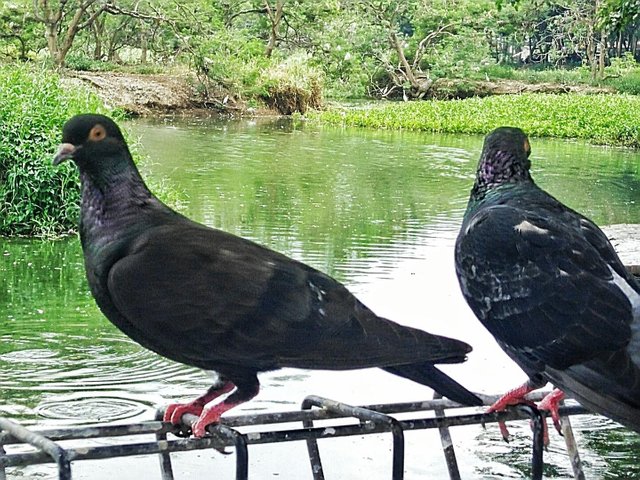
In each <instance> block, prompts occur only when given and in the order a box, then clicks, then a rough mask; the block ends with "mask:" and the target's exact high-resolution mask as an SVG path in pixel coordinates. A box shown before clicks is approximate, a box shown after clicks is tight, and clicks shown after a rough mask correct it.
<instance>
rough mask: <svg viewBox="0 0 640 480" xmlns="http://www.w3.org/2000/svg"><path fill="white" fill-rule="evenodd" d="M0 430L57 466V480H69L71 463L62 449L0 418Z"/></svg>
mask: <svg viewBox="0 0 640 480" xmlns="http://www.w3.org/2000/svg"><path fill="white" fill-rule="evenodd" d="M0 429H2V430H4V431H6V432H9V433H10V434H11V435H12V436H13V437H15V438H17V439H19V440H22V441H23V442H24V443H28V444H29V445H32V446H34V447H36V448H38V449H40V450H41V451H42V452H44V453H45V454H46V455H48V456H49V457H51V459H53V461H54V462H55V463H56V464H57V465H58V477H59V479H60V480H71V461H70V459H69V457H68V455H67V451H66V450H65V449H64V448H62V447H60V446H59V445H58V444H56V443H55V442H52V441H51V440H49V439H48V438H46V437H43V436H42V435H38V434H37V433H34V432H32V431H30V430H27V429H26V428H25V427H23V426H22V425H20V424H18V423H15V422H12V421H11V420H7V419H6V418H0ZM5 458H6V457H5Z"/></svg>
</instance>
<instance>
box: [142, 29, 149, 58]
mask: <svg viewBox="0 0 640 480" xmlns="http://www.w3.org/2000/svg"><path fill="white" fill-rule="evenodd" d="M141 23H142V28H141V29H140V63H142V64H143V65H144V64H146V63H147V52H148V50H149V32H148V30H147V28H146V23H144V21H142V22H141Z"/></svg>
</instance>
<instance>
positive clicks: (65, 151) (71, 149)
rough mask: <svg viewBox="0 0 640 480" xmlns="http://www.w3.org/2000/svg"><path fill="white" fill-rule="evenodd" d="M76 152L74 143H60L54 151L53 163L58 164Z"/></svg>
mask: <svg viewBox="0 0 640 480" xmlns="http://www.w3.org/2000/svg"><path fill="white" fill-rule="evenodd" d="M75 153H76V147H75V145H72V144H70V143H61V144H60V146H59V147H58V151H57V152H56V156H55V157H53V164H54V165H59V164H60V163H62V162H64V161H65V160H67V159H69V158H73V155H74V154H75Z"/></svg>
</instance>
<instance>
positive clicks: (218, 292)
mask: <svg viewBox="0 0 640 480" xmlns="http://www.w3.org/2000/svg"><path fill="white" fill-rule="evenodd" d="M63 142H64V143H63V144H62V145H61V146H60V149H59V152H58V155H56V158H55V161H54V162H55V163H56V164H57V163H59V162H61V161H62V160H64V159H66V158H72V159H73V160H74V162H75V163H76V164H77V166H78V168H79V170H80V177H81V181H82V205H81V214H80V235H81V240H82V248H83V252H84V258H85V266H86V273H87V278H88V281H89V286H90V287H91V292H92V294H93V296H94V298H95V300H96V302H97V304H98V306H99V307H100V309H101V310H102V312H103V313H104V314H105V316H106V317H107V318H108V319H109V320H110V321H111V322H113V323H114V324H115V325H116V326H117V327H118V328H120V329H121V330H122V331H123V332H124V333H126V334H127V335H128V336H130V337H131V338H132V339H134V340H135V341H137V342H138V343H140V344H141V345H143V346H145V347H147V348H149V349H151V350H153V351H154V352H157V353H159V354H160V355H163V356H165V357H167V358H170V359H173V360H175V361H178V362H181V363H185V364H187V365H193V366H196V367H200V368H203V369H207V370H214V371H216V372H217V373H218V374H219V375H220V379H219V381H218V382H217V383H216V384H215V385H214V386H213V387H211V388H210V389H209V391H208V392H207V393H206V394H205V395H203V396H202V397H200V398H198V399H196V400H194V401H193V402H191V403H189V404H185V405H172V406H170V407H169V409H168V410H167V414H166V417H165V418H167V419H168V420H171V421H173V422H174V423H178V422H179V421H180V418H181V416H182V414H183V413H185V412H191V413H195V414H199V415H200V414H201V417H200V421H199V422H198V424H196V428H194V433H195V434H196V435H203V434H204V427H206V425H207V424H209V423H213V422H215V421H217V420H218V419H219V417H220V415H221V414H222V413H223V412H224V411H226V410H228V409H229V408H231V407H233V406H235V405H237V404H239V403H242V402H244V401H247V400H249V399H250V398H252V397H254V396H255V395H256V394H257V393H258V389H259V384H258V379H257V376H256V374H257V373H258V372H263V371H267V370H274V369H278V368H281V367H298V368H310V369H330V370H345V369H356V368H365V367H381V368H383V369H385V370H388V371H390V372H391V373H394V374H395V375H399V376H402V377H406V378H409V379H411V380H414V381H416V382H419V383H422V384H425V385H429V386H430V387H432V388H434V389H435V390H437V391H439V392H440V393H442V394H443V395H446V396H448V397H449V398H451V399H453V400H456V401H458V402H461V403H465V404H480V403H481V401H480V399H478V398H477V397H476V396H475V395H473V394H472V393H470V392H469V391H467V390H466V389H464V388H463V387H462V386H460V385H459V384H457V383H456V382H455V381H454V380H452V379H451V378H449V377H448V376H446V375H445V374H443V373H442V372H440V371H439V370H437V369H436V368H435V367H434V365H433V364H434V363H455V362H462V361H464V359H465V356H466V354H467V353H468V352H469V351H470V350H471V348H470V347H469V346H468V345H467V344H466V343H463V342H460V341H458V340H453V339H449V338H446V337H440V336H436V335H431V334H429V333H426V332H423V331H420V330H416V329H413V328H409V327H404V326H400V325H398V324H396V323H393V322H391V321H389V320H386V319H384V318H380V317H378V316H376V315H375V314H374V313H373V312H372V311H371V310H369V309H368V308H367V307H366V306H364V305H363V304H362V303H360V302H359V301H358V300H357V299H356V298H355V297H354V296H353V295H352V294H351V293H350V292H349V291H348V290H347V289H346V288H345V287H344V286H343V285H342V284H340V283H339V282H337V281H335V280H334V279H332V278H331V277H329V276H327V275H325V274H323V273H321V272H319V271H317V270H314V269H313V268H311V267H309V266H307V265H305V264H303V263H300V262H297V261H295V260H292V259H290V258H288V257H286V256H284V255H281V254H279V253H277V252H274V251H272V250H269V249H267V248H265V247H262V246H260V245H258V244H256V243H253V242H250V241H248V240H245V239H243V238H239V237H236V236H234V235H231V234H229V233H225V232H222V231H219V230H215V229H212V228H208V227H206V226H204V225H200V224H198V223H196V222H193V221H191V220H189V219H188V218H186V217H184V216H182V215H180V214H179V213H176V212H175V211H173V210H171V209H170V208H168V207H167V206H166V205H164V204H163V203H161V202H160V201H159V200H158V199H157V198H156V197H155V196H154V195H153V194H152V193H151V192H150V191H149V190H148V189H147V187H146V186H145V184H144V182H143V180H142V178H141V177H140V174H139V172H138V170H137V169H136V167H135V165H134V163H133V161H132V159H131V155H130V153H129V150H128V148H127V145H126V143H125V140H124V138H123V137H122V134H121V133H120V130H119V129H118V127H117V125H116V124H115V123H114V122H113V121H111V120H110V119H109V118H107V117H104V116H100V115H79V116H76V117H74V118H72V119H71V120H69V121H68V122H67V124H66V125H65V127H64V132H63ZM234 389H235V391H234V392H233V393H232V394H231V395H230V396H229V397H228V398H227V399H225V400H224V401H223V402H219V403H218V404H214V403H213V402H211V401H212V400H213V399H215V398H216V397H218V396H219V395H221V394H224V393H229V392H231V391H232V390H234ZM210 402H211V403H210ZM207 403H209V405H208V406H207V407H206V408H204V407H205V405H206V404H207ZM203 409H204V410H203Z"/></svg>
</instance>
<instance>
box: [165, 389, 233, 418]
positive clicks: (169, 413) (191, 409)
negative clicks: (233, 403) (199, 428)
mask: <svg viewBox="0 0 640 480" xmlns="http://www.w3.org/2000/svg"><path fill="white" fill-rule="evenodd" d="M234 388H235V385H234V384H233V383H231V382H224V383H223V384H222V385H221V386H220V387H217V388H216V387H215V386H214V387H211V388H210V389H209V390H207V393H205V394H204V395H201V396H199V397H198V398H196V399H195V400H193V401H191V402H189V403H172V404H170V405H169V406H168V407H167V409H166V410H165V411H164V416H163V418H162V419H163V420H164V421H165V422H171V423H173V424H174V425H180V423H181V421H182V416H183V415H184V414H185V413H190V414H192V415H196V416H198V417H199V416H200V415H201V414H202V411H203V410H204V407H205V405H206V404H207V403H209V402H210V401H212V400H215V399H216V398H218V397H219V396H220V395H224V394H225V393H229V392H230V391H231V390H233V389H234Z"/></svg>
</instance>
